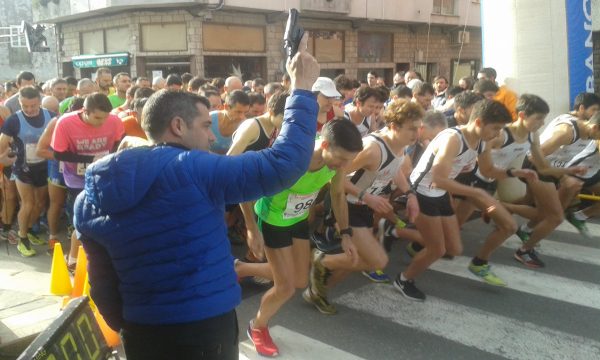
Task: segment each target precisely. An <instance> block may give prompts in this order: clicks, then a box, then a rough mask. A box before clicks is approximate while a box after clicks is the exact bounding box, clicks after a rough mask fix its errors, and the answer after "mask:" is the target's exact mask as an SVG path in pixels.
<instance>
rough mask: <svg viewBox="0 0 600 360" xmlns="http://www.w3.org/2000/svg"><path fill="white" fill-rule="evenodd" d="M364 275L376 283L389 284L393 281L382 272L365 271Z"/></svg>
mask: <svg viewBox="0 0 600 360" xmlns="http://www.w3.org/2000/svg"><path fill="white" fill-rule="evenodd" d="M362 274H363V275H364V276H365V277H366V278H367V279H369V280H371V281H372V282H375V283H389V282H390V281H391V279H390V277H389V276H388V275H387V274H386V273H384V272H383V271H382V270H375V271H371V272H369V271H363V272H362Z"/></svg>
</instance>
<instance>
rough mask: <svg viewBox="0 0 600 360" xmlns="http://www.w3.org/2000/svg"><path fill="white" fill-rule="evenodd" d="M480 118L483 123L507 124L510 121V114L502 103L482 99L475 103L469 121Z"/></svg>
mask: <svg viewBox="0 0 600 360" xmlns="http://www.w3.org/2000/svg"><path fill="white" fill-rule="evenodd" d="M477 118H480V119H481V121H482V122H483V125H489V124H508V123H511V122H512V115H511V114H510V112H509V111H508V109H507V108H506V106H504V105H503V104H502V103H500V102H498V101H495V100H488V99H483V100H480V101H478V102H477V103H475V105H474V106H473V112H472V113H471V118H470V119H469V121H473V120H475V119H477Z"/></svg>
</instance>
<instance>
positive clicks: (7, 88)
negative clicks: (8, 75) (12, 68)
mask: <svg viewBox="0 0 600 360" xmlns="http://www.w3.org/2000/svg"><path fill="white" fill-rule="evenodd" d="M16 87H17V83H15V82H14V81H7V82H5V83H4V90H5V91H6V92H9V91H12V90H13V89H14V88H16Z"/></svg>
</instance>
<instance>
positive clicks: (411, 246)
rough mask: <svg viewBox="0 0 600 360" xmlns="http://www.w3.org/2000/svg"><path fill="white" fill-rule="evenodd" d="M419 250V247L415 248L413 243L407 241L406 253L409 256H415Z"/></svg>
mask: <svg viewBox="0 0 600 360" xmlns="http://www.w3.org/2000/svg"><path fill="white" fill-rule="evenodd" d="M419 251H420V249H419V250H417V249H415V243H414V242H412V241H411V242H409V243H408V245H406V253H407V254H408V256H410V257H411V258H413V257H415V256H416V255H417V253H418V252H419Z"/></svg>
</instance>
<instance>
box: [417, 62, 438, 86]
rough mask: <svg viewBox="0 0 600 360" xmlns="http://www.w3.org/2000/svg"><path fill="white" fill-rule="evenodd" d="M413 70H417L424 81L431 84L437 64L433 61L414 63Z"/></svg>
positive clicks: (435, 73) (435, 74)
mask: <svg viewBox="0 0 600 360" xmlns="http://www.w3.org/2000/svg"><path fill="white" fill-rule="evenodd" d="M415 71H417V72H419V73H420V74H421V76H422V77H423V80H425V82H428V83H430V84H433V79H434V78H435V77H436V76H437V64H435V63H416V64H415Z"/></svg>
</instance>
